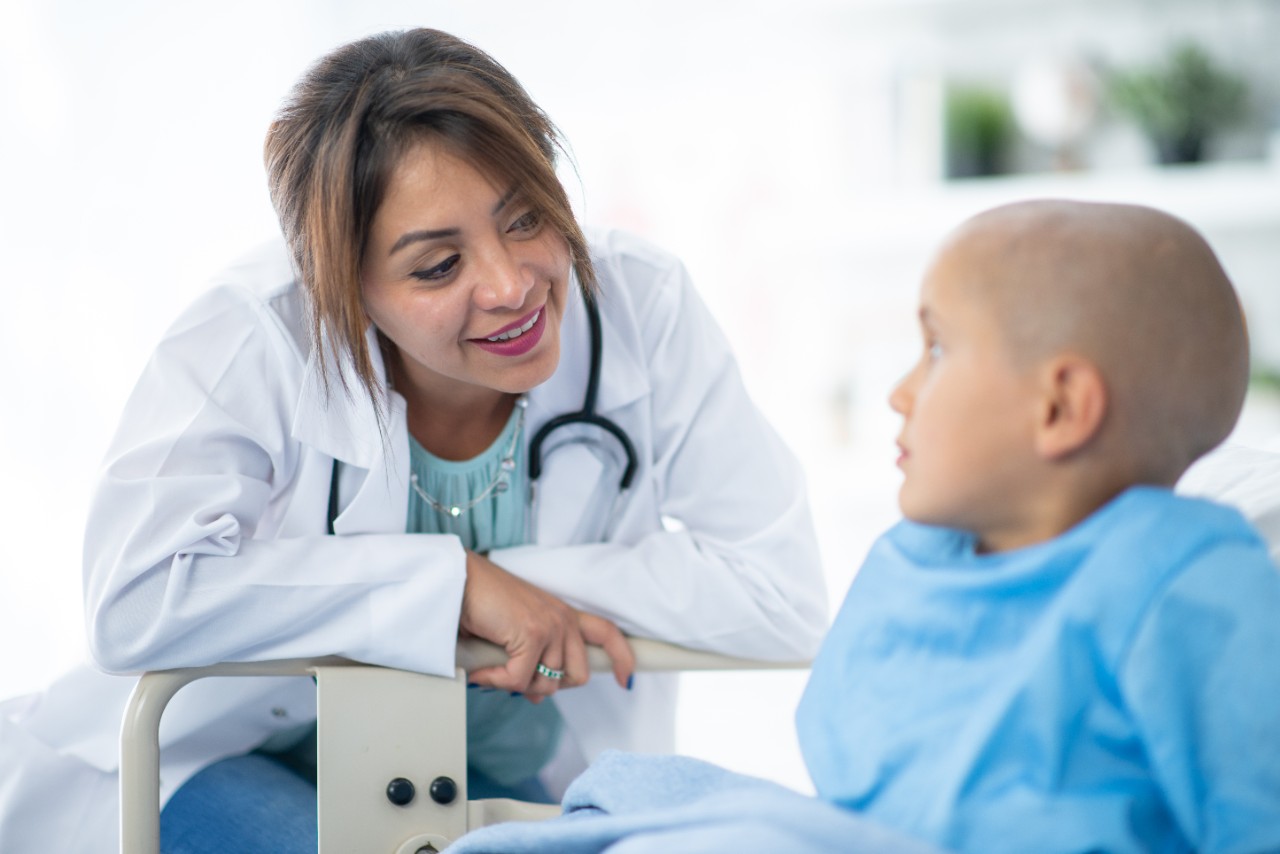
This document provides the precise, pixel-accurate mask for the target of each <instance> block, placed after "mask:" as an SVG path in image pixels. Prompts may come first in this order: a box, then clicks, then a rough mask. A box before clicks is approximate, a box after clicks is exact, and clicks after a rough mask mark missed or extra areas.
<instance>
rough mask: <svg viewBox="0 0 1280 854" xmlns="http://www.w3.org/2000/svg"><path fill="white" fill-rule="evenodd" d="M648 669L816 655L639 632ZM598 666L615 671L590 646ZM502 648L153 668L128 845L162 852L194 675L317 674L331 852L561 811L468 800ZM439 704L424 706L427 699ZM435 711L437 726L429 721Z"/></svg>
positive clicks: (425, 853) (125, 803) (450, 836)
mask: <svg viewBox="0 0 1280 854" xmlns="http://www.w3.org/2000/svg"><path fill="white" fill-rule="evenodd" d="M631 646H632V649H633V650H634V652H635V657H636V669H637V670H638V671H706V670H737V669H751V670H772V669H797V668H807V667H808V663H807V662H770V661H755V660H749V659H737V658H728V657H725V656H721V655H715V654H712V653H706V652H698V651H695V650H690V649H685V648H682V647H676V646H672V645H670V644H665V643H660V642H657V641H651V640H645V639H640V638H633V639H631ZM588 658H589V660H590V663H591V669H592V671H593V672H609V671H610V664H609V660H608V657H607V656H606V655H605V653H604V650H602V649H600V648H599V647H588ZM505 659H506V656H505V653H504V652H503V651H502V649H501V648H499V647H497V646H494V645H493V644H490V643H487V642H485V641H481V640H478V639H468V640H464V641H462V642H460V643H459V645H458V652H457V659H456V664H457V670H456V673H455V676H454V677H453V678H447V677H440V676H427V675H424V674H421V673H410V672H407V671H403V670H395V669H391V668H386V667H377V666H373V665H367V664H361V663H358V662H353V661H349V660H346V659H342V658H336V657H333V658H318V659H300V660H289V661H266V662H245V663H227V664H215V665H211V666H208V667H194V668H185V669H180V670H166V671H156V672H151V673H146V674H144V675H143V676H142V677H141V678H140V679H139V681H138V685H137V687H136V688H135V689H134V692H133V696H132V697H131V699H130V701H129V705H128V707H127V709H126V711H125V717H124V722H123V725H122V729H121V738H120V760H121V761H120V811H121V814H120V838H121V850H122V851H125V852H129V854H159V851H160V776H159V772H160V746H159V727H160V719H161V716H162V715H163V714H164V710H165V706H166V705H167V704H168V703H169V701H170V700H171V699H172V698H173V696H174V695H175V694H176V693H177V692H178V691H179V690H180V689H181V688H182V687H183V686H185V685H188V684H190V683H191V682H194V681H195V680H197V679H204V678H211V677H220V676H313V677H314V678H315V682H316V714H317V718H316V719H317V735H316V751H317V786H316V789H317V792H316V797H317V806H318V812H319V834H320V854H336V852H343V854H349V852H359V854H383V853H384V852H385V854H430V852H435V851H442V850H444V849H445V847H446V846H448V845H449V844H450V843H451V842H452V841H453V840H455V839H457V838H458V837H459V836H461V835H462V834H463V833H466V832H467V831H468V830H472V829H474V828H477V827H483V826H485V825H488V824H493V823H495V822H499V821H511V820H538V819H543V818H550V817H552V816H554V815H558V814H559V812H560V808H559V806H558V805H554V804H552V805H544V804H530V803H525V802H522V801H514V800H509V799H505V798H494V799H488V800H476V801H470V800H468V799H467V740H466V737H465V731H466V673H467V672H468V671H470V670H475V669H477V668H480V667H486V666H490V665H495V664H501V663H502V662H503V661H505ZM424 709H426V710H429V712H428V714H427V715H424V713H423V710H424ZM424 717H429V720H430V726H424V725H423V720H424Z"/></svg>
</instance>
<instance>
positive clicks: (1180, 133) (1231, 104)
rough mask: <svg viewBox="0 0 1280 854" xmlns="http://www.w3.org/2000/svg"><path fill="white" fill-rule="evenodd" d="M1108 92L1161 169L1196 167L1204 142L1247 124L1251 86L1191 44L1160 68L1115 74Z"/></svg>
mask: <svg viewBox="0 0 1280 854" xmlns="http://www.w3.org/2000/svg"><path fill="white" fill-rule="evenodd" d="M1108 91H1109V94H1110V97H1111V101H1112V103H1113V104H1114V106H1115V108H1116V110H1117V111H1118V112H1120V113H1123V114H1125V115H1128V116H1129V117H1130V118H1132V119H1133V120H1134V121H1135V122H1137V123H1138V126H1139V127H1140V128H1142V130H1143V132H1144V133H1146V135H1147V137H1148V138H1149V139H1150V140H1151V142H1152V144H1153V145H1154V146H1155V149H1156V155H1157V157H1158V159H1159V161H1160V162H1161V163H1194V162H1197V161H1199V160H1201V159H1202V158H1203V157H1204V145H1205V142H1206V140H1208V139H1209V138H1210V137H1212V136H1213V134H1214V133H1215V132H1216V131H1217V130H1218V129H1220V128H1222V127H1223V126H1226V125H1229V124H1231V123H1232V122H1235V121H1238V120H1239V119H1241V118H1243V116H1244V114H1245V106H1246V96H1247V93H1248V86H1247V84H1246V83H1245V81H1244V79H1243V78H1242V77H1240V76H1238V75H1236V74H1233V73H1231V72H1229V71H1227V70H1225V69H1223V68H1222V67H1220V66H1219V65H1218V64H1217V63H1216V62H1214V60H1213V58H1212V57H1210V56H1209V54H1208V53H1206V52H1205V51H1204V50H1203V49H1202V48H1201V47H1199V46H1198V45H1196V44H1194V43H1192V42H1183V43H1181V44H1178V45H1176V46H1174V47H1173V48H1172V49H1171V50H1170V52H1169V54H1168V56H1167V57H1166V58H1165V60H1164V61H1163V62H1161V63H1159V64H1157V65H1154V66H1151V67H1146V68H1136V69H1131V70H1127V71H1117V72H1114V73H1113V74H1112V75H1111V76H1110V80H1109V81H1108Z"/></svg>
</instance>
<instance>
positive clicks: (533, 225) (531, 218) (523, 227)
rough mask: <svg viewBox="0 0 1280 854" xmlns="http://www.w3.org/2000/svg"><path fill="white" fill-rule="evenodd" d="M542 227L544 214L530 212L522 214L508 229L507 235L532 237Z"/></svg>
mask: <svg viewBox="0 0 1280 854" xmlns="http://www.w3.org/2000/svg"><path fill="white" fill-rule="evenodd" d="M541 226H542V214H541V213H540V212H539V211H536V210H528V211H525V212H524V213H523V214H521V215H520V216H519V217H518V218H517V219H516V221H515V222H513V223H511V225H510V227H508V228H507V234H515V235H525V236H532V235H534V234H536V233H537V232H538V229H539V228H541Z"/></svg>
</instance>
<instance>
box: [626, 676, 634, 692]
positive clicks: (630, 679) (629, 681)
mask: <svg viewBox="0 0 1280 854" xmlns="http://www.w3.org/2000/svg"><path fill="white" fill-rule="evenodd" d="M635 684H636V675H635V674H634V673H632V674H631V675H630V676H628V677H627V690H628V691H630V690H631V689H632V688H633V687H635Z"/></svg>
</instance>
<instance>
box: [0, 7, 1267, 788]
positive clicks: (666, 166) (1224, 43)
mask: <svg viewBox="0 0 1280 854" xmlns="http://www.w3.org/2000/svg"><path fill="white" fill-rule="evenodd" d="M1278 8H1280V6H1278V4H1277V3H1276V2H1275V0H1224V2H1210V0H1199V1H1198V2H1192V0H1181V2H1176V3H1171V4H1164V3H1155V2H1150V0H1127V2H1122V0H1117V2H1114V3H1111V2H1108V3H1103V2H1101V0H1079V2H1075V3H1053V2H1050V0H1023V2H1013V0H1006V2H1000V0H980V2H961V0H950V2H946V0H932V2H918V1H917V2H907V0H902V2H888V0H883V1H882V2H872V0H863V2H837V0H791V2H788V3H763V2H687V0H649V2H643V3H641V2H630V3H595V2H588V0H573V1H572V2H570V1H569V0H546V1H545V2H542V3H517V2H513V1H512V0H491V1H490V2H485V3H465V2H439V0H418V2H411V0H402V1H401V2H396V0H378V2H364V3H359V4H357V3H349V2H343V0H310V2H304V0H285V2H262V0H230V2H222V3H219V4H215V5H213V6H209V5H198V6H193V5H190V4H182V3H164V2H159V0H118V2H114V3H110V4H97V3H91V2H84V0H82V2H70V0H60V2H59V0H0V164H3V166H2V167H0V168H3V170H4V183H3V187H4V195H3V201H0V259H3V270H4V272H3V274H2V275H3V279H2V281H3V282H4V286H5V287H4V291H3V303H2V304H3V308H2V309H0V394H2V395H3V397H2V399H3V400H4V401H5V403H4V405H3V409H2V410H0V442H3V443H4V446H5V447H7V448H8V449H10V454H9V457H10V459H9V462H8V465H7V469H6V473H5V476H4V478H3V479H2V480H0V484H3V488H0V519H2V520H3V523H4V524H3V531H4V540H3V546H0V650H4V652H3V653H0V695H7V694H12V693H17V692H21V691H27V690H34V689H35V688H37V687H39V686H40V685H41V684H43V683H44V682H45V681H46V680H47V679H48V678H50V677H51V676H52V675H54V674H55V673H56V672H57V671H58V670H59V669H61V668H62V667H64V666H66V665H68V664H69V663H71V662H72V661H74V660H76V659H77V658H78V657H79V655H80V648H81V644H82V641H81V629H80V617H79V608H80V603H79V583H80V579H79V565H80V556H79V550H80V534H81V529H82V525H83V518H84V515H85V509H86V505H87V501H88V495H89V490H90V488H91V486H92V483H93V480H94V473H95V469H96V468H97V466H98V463H99V460H100V458H101V455H102V453H103V451H104V449H105V447H106V444H107V442H108V441H109V439H110V434H111V431H112V429H113V423H114V421H115V419H116V417H117V415H118V413H119V411H120V408H121V406H122V405H123V402H124V399H125V397H126V395H127V394H128V392H129V390H130V388H131V386H132V383H133V380H134V377H135V376H136V375H137V373H138V371H139V370H140V368H141V366H142V363H143V361H144V360H145V358H146V356H147V354H148V352H149V351H150V349H151V347H152V345H153V343H154V342H155V340H156V339H157V338H158V336H159V335H160V333H161V331H162V330H163V328H164V327H165V325H166V324H167V323H168V321H169V320H170V319H171V318H172V317H173V316H174V314H175V313H176V312H177V311H178V309H179V308H180V307H181V306H182V305H184V304H185V303H186V302H187V301H188V300H190V299H191V297H192V296H193V295H194V294H195V293H197V292H198V291H199V290H200V289H201V287H202V282H203V281H204V279H205V278H206V277H207V276H208V275H209V274H210V273H211V272H212V271H214V270H215V269H217V267H218V266H219V265H220V264H221V263H222V262H223V261H225V260H226V259H227V258H229V257H230V256H232V255H234V254H235V253H237V252H239V251H240V250H241V249H242V248H244V247H245V246H247V245H249V244H251V243H253V242H256V241H257V240H260V239H262V238H263V237H265V236H268V235H269V234H270V233H271V232H272V231H273V229H274V222H273V217H272V213H271V210H270V207H269V203H268V200H267V196H266V191H265V186H264V180H263V172H262V166H261V157H260V151H261V140H262V136H263V132H264V130H265V128H266V125H267V122H268V121H269V118H270V116H271V114H272V112H273V110H274V109H275V107H276V105H277V103H278V101H279V99H280V98H281V96H282V95H283V94H284V92H285V91H286V89H287V88H288V86H289V85H290V84H291V82H292V81H293V80H294V79H295V78H296V76H297V75H298V74H299V73H301V71H302V70H303V69H304V68H305V67H306V65H307V64H308V63H309V62H310V61H311V60H312V59H313V58H315V57H316V56H318V55H319V54H320V53H322V52H323V51H324V50H326V49H328V48H330V47H332V46H334V45H336V44H338V43H341V42H343V41H347V40H349V39H351V38H354V37H358V36H360V35H364V34H367V33H370V32H374V31H377V30H381V29H386V28H390V27H398V26H410V25H430V26H438V27H440V28H442V29H447V30H451V31H453V32H455V33H457V34H458V35H461V36H463V37H465V38H468V39H470V40H472V41H474V42H475V43H477V44H478V45H480V46H481V47H483V48H485V49H487V50H489V51H490V52H491V53H493V54H494V55H495V56H496V57H497V58H498V59H499V60H500V61H502V62H503V63H504V64H506V65H507V66H508V67H509V68H510V69H511V70H512V71H513V72H514V73H515V74H516V76H518V77H519V78H520V79H521V80H522V81H523V82H524V83H525V85H526V87H527V88H528V89H529V90H530V92H531V93H532V94H533V96H534V98H535V99H537V100H539V101H540V102H541V103H542V105H543V106H544V107H545V108H546V109H547V111H548V112H549V113H550V114H551V116H552V118H553V119H555V120H556V121H557V123H558V124H559V125H560V127H561V128H562V130H563V131H564V132H565V135H566V136H567V137H568V139H569V141H570V143H571V145H572V148H573V151H574V153H575V155H576V160H577V164H578V172H579V175H580V176H581V183H580V184H578V183H577V181H576V179H574V178H573V177H572V173H567V174H569V178H570V183H571V194H572V195H575V196H576V197H577V199H578V204H579V208H580V210H581V212H582V215H583V218H584V219H585V220H587V221H589V222H597V223H603V224H609V225H615V226H623V227H628V228H631V229H634V230H637V231H640V232H642V233H644V234H646V235H648V236H649V237H651V238H652V239H654V240H657V241H658V242H660V243H663V244H665V245H667V246H668V247H670V248H672V249H674V250H676V251H677V252H679V253H680V254H681V255H682V256H683V257H684V258H685V259H686V262H687V263H688V265H689V267H690V269H691V271H692V272H693V274H694V277H695V280H696V281H698V282H699V283H700V285H701V287H702V288H703V290H704V292H705V294H706V297H707V299H708V301H709V302H710V303H711V305H712V307H713V309H714V310H715V311H716V312H717V314H718V316H719V317H720V319H721V321H722V323H723V325H724V326H725V329H726V331H727V333H728V335H729V336H730V338H731V339H732V340H733V341H734V342H735V344H736V346H737V347H738V349H739V352H740V354H741V360H742V364H743V368H744V371H745V373H746V376H747V379H748V383H749V385H750V386H751V388H752V390H753V393H754V394H755V395H756V397H757V399H758V400H759V402H760V404H761V405H762V406H763V407H764V408H765V410H766V411H767V412H768V413H769V414H770V415H771V417H772V418H773V419H774V420H775V422H776V423H777V425H778V426H779V428H780V430H781V431H782V432H783V434H784V436H785V437H786V438H787V439H788V440H789V441H790V442H791V443H792V444H793V446H794V447H795V448H796V449H797V451H798V452H799V453H800V455H801V457H802V459H803V460H804V462H805V463H806V466H807V468H808V470H809V475H810V479H811V482H812V486H813V492H814V503H815V509H816V512H817V516H818V521H819V526H820V536H821V537H822V542H823V550H824V557H825V560H826V564H827V566H826V569H827V572H828V578H829V583H830V587H831V590H832V596H833V604H834V603H838V601H839V598H840V596H842V594H843V592H844V589H845V587H846V586H847V584H848V581H849V579H850V578H851V577H852V573H853V571H854V568H855V567H856V564H857V562H858V561H859V560H860V558H861V556H862V553H863V551H865V548H866V546H867V545H868V543H869V540H870V538H871V536H873V534H874V533H875V532H876V531H878V530H879V529H881V528H882V527H884V526H885V525H886V524H888V523H889V522H890V521H892V519H893V518H894V516H895V509H894V505H893V495H894V489H895V485H896V473H895V471H894V469H893V466H892V438H893V432H894V429H895V424H894V421H893V418H892V417H891V415H890V414H889V413H888V411H887V407H885V406H884V404H883V401H884V398H885V395H886V394H887V390H888V387H889V385H890V383H891V382H892V380H893V378H895V377H896V376H897V374H898V373H899V372H900V371H901V370H903V369H904V367H905V365H906V364H907V361H908V360H909V359H910V357H911V355H912V353H913V351H914V348H915V346H916V344H915V341H914V330H913V320H912V316H911V304H912V301H913V299H914V297H913V292H914V279H915V276H916V274H917V272H918V270H919V267H920V266H921V265H922V264H923V262H924V259H925V255H926V253H927V251H928V248H929V247H930V246H931V245H932V244H933V242H934V241H935V240H936V239H937V237H938V236H939V235H940V234H941V232H942V231H944V230H945V229H946V228H948V227H950V225H952V224H954V221H956V220H958V218H959V217H960V216H963V215H964V214H965V213H966V212H968V210H969V209H970V208H971V207H972V206H974V205H977V204H979V203H986V202H989V201H997V200H1000V199H1003V198H1006V197H1016V196H1018V195H1022V194H1025V193H1029V192H1040V191H1042V190H1043V189H1044V188H1045V187H1048V188H1049V189H1051V190H1055V191H1060V192H1063V193H1072V192H1077V191H1078V185H1077V184H1075V183H1072V182H1071V181H1070V179H1068V183H1065V184H1064V183H1060V182H1059V183H1054V182H1052V181H1051V182H1049V183H1048V184H1044V183H1036V182H1032V183H1030V184H1028V183H1019V182H1017V181H1014V182H1005V183H1003V184H1002V183H1000V182H995V183H994V184H990V185H984V186H988V187H995V188H996V189H995V190H991V191H981V192H976V194H975V191H972V190H967V189H964V188H961V189H960V190H942V189H939V188H937V187H934V186H929V185H927V184H926V185H923V186H922V185H921V181H920V176H919V175H913V173H912V172H911V169H912V168H914V165H918V161H917V160H913V159H912V158H911V157H909V156H908V155H909V154H910V152H912V151H919V150H922V149H927V148H928V147H929V145H930V144H932V141H931V140H920V139H914V138H909V137H904V136H903V135H902V134H903V130H902V123H901V121H900V119H901V109H902V102H901V96H902V87H901V83H902V80H903V79H904V77H907V76H910V75H912V74H917V73H920V72H921V69H923V70H924V72H928V73H935V72H939V71H941V72H946V73H952V72H954V71H957V70H958V71H964V72H968V71H972V72H974V73H984V74H995V75H997V76H998V75H1002V74H1007V73H1011V71H1012V69H1015V68H1016V67H1017V66H1018V64H1019V62H1021V61H1022V60H1023V59H1025V58H1027V57H1032V56H1035V55H1037V53H1042V52H1044V51H1047V50H1050V49H1053V50H1075V51H1083V50H1090V49H1096V50H1097V51H1100V52H1102V53H1104V54H1106V55H1107V56H1110V57H1119V58H1123V57H1126V56H1133V57H1142V56H1148V55H1150V54H1152V53H1153V52H1154V51H1156V50H1157V49H1159V48H1160V47H1161V46H1162V45H1163V43H1164V40H1165V38H1166V37H1167V36H1168V35H1169V34H1170V33H1171V32H1173V31H1175V30H1179V29H1186V30H1188V31H1191V32H1200V33H1206V34H1208V37H1209V38H1210V40H1211V41H1212V43H1213V46H1214V47H1216V48H1220V49H1223V50H1228V51H1231V52H1232V55H1233V56H1234V57H1236V58H1237V59H1240V60H1241V61H1242V62H1245V63H1246V64H1248V65H1249V66H1250V67H1251V68H1254V69H1259V70H1261V71H1264V72H1270V71H1274V70H1275V68H1274V66H1275V63H1276V59H1275V58H1274V57H1275V56H1280V54H1275V55H1273V54H1274V51H1273V50H1272V46H1273V45H1274V44H1275V43H1276V41H1277V40H1276V38H1275V36H1276V35H1277V32H1276V22H1277V20H1280V15H1278V14H1277V9H1278ZM1272 76H1273V77H1274V75H1272ZM1262 94H1263V95H1265V96H1267V97H1273V96H1274V93H1267V92H1263V93H1262ZM1260 138H1261V137H1259V136H1257V135H1256V134H1255V136H1254V137H1247V135H1246V136H1245V137H1242V139H1243V140H1244V141H1243V142H1238V143H1236V148H1237V150H1239V151H1243V152H1245V153H1249V152H1250V151H1251V150H1255V149H1258V145H1256V144H1255V143H1256V140H1257V139H1260ZM1251 139H1252V140H1253V142H1250V140H1251ZM1117 150H1119V151H1121V152H1122V156H1120V157H1119V160H1118V161H1117V162H1113V163H1112V164H1111V165H1112V166H1114V167H1115V168H1127V167H1129V166H1133V165H1134V163H1133V162H1128V163H1126V162H1124V157H1126V156H1127V157H1129V158H1130V161H1133V160H1134V159H1135V158H1137V159H1141V157H1143V156H1145V155H1143V154H1142V149H1141V148H1140V147H1134V146H1132V145H1131V146H1130V147H1128V148H1124V147H1123V146H1122V147H1120V148H1119V149H1114V148H1113V149H1112V151H1113V152H1114V151H1117ZM1123 152H1128V154H1123ZM1135 152H1137V153H1136V154H1135ZM1253 153H1256V151H1254V152H1253ZM1251 174H1254V173H1251ZM1256 174H1257V175H1261V176H1262V177H1260V178H1257V179H1256V180H1259V181H1264V182H1265V181H1267V180H1275V178H1274V174H1275V173H1270V172H1267V171H1266V170H1262V171H1260V172H1257V173H1256ZM1143 175H1144V177H1143V178H1141V180H1139V181H1138V183H1137V185H1136V186H1138V187H1139V188H1140V189H1137V190H1127V191H1126V190H1124V187H1126V186H1131V185H1127V184H1125V183H1124V182H1123V181H1121V182H1119V183H1117V184H1114V185H1112V184H1109V183H1106V182H1104V183H1102V184H1101V185H1096V184H1095V185H1091V190H1090V192H1094V193H1100V194H1103V195H1106V194H1107V193H1108V190H1109V189H1110V188H1111V187H1116V188H1118V189H1117V192H1120V191H1125V192H1132V193H1137V194H1145V193H1149V192H1154V193H1156V194H1157V195H1158V194H1159V192H1160V188H1161V187H1162V186H1163V181H1164V178H1163V176H1162V175H1161V174H1148V173H1143ZM1268 175H1270V176H1271V177H1270V178H1268V177H1266V176H1268ZM1254 180H1255V179H1253V178H1247V179H1245V181H1246V182H1252V181H1254ZM1211 183H1212V182H1211ZM1214 186H1215V187H1216V186H1217V185H1216V184H1215V185H1214ZM1263 186H1264V187H1265V186H1266V185H1265V184H1264V185H1263ZM1205 193H1206V194H1207V195H1205V196H1204V198H1218V197H1220V196H1221V194H1222V191H1220V190H1217V189H1214V188H1213V187H1210V189H1208V190H1206V191H1205ZM957 194H958V195H957ZM1275 196H1276V198H1278V199H1280V193H1277V194H1275ZM1179 198H1181V197H1179ZM1197 204H1198V203H1191V204H1190V208H1189V210H1190V213H1188V214H1187V215H1188V216H1189V217H1190V218H1192V220H1193V222H1194V221H1195V217H1196V216H1197V211H1199V210H1200V208H1198V207H1196V205H1197ZM1258 207H1259V213H1258V216H1257V217H1256V218H1254V217H1246V219H1245V221H1244V222H1243V223H1242V224H1240V227H1239V228H1236V229H1235V230H1234V231H1229V232H1224V237H1223V240H1224V241H1225V242H1226V243H1229V244H1230V245H1231V252H1232V258H1238V259H1239V260H1238V261H1233V262H1232V263H1233V264H1235V265H1236V266H1237V267H1238V268H1239V269H1241V270H1247V271H1248V273H1247V276H1248V278H1250V280H1251V281H1256V282H1262V283H1264V284H1265V285H1266V286H1268V287H1269V286H1270V284H1271V282H1273V281H1274V278H1275V272H1276V266H1275V264H1276V263H1280V261H1278V260H1277V259H1275V258H1274V256H1273V255H1266V254H1265V252H1263V254H1259V252H1260V250H1259V248H1258V247H1259V246H1263V247H1266V246H1270V245H1272V244H1275V245H1277V246H1280V241H1277V240H1276V239H1275V238H1276V237H1277V234H1276V230H1275V229H1276V224H1277V217H1276V208H1275V206H1274V205H1268V204H1266V203H1265V202H1260V203H1259V206H1258ZM1207 227H1208V226H1206V228H1207ZM1224 251H1225V250H1224ZM1228 260H1231V259H1228ZM1229 266H1231V265H1229ZM1273 302H1274V301H1273ZM1277 311H1280V306H1277V305H1274V304H1273V303H1268V304H1266V305H1264V306H1263V307H1262V308H1260V309H1259V312H1260V318H1261V319H1259V320H1257V321H1256V323H1255V325H1256V326H1258V327H1271V326H1273V325H1274V326H1275V327H1276V328H1277V329H1280V314H1277ZM1268 425H1269V422H1268ZM1262 429H1264V430H1265V429H1269V426H1267V425H1264V427H1263V428H1262ZM802 683H803V676H802V675H797V674H791V675H781V676H755V677H750V678H747V677H699V678H697V679H694V680H691V681H690V686H689V691H688V693H687V695H686V701H685V705H684V707H683V716H682V729H681V739H682V741H681V747H682V749H684V750H685V751H686V752H691V753H695V754H697V755H702V756H706V757H707V758H711V759H715V760H717V761H721V762H724V763H725V764H729V765H731V766H733V767H737V768H741V769H742V770H747V771H752V772H755V773H761V774H764V775H766V776H772V777H774V778H777V779H780V780H783V781H784V782H789V783H792V784H793V785H796V786H798V787H801V788H804V787H805V786H807V782H806V780H805V775H804V772H803V769H802V767H801V765H800V763H799V759H798V757H797V756H796V754H795V750H794V744H793V739H792V736H791V735H790V712H791V709H792V707H793V706H794V703H795V700H796V698H797V697H798V693H799V690H800V687H801V686H802ZM728 720H733V721H736V722H738V723H739V724H740V727H739V728H738V729H735V728H733V727H730V726H726V725H725V723H726V721H728Z"/></svg>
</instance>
